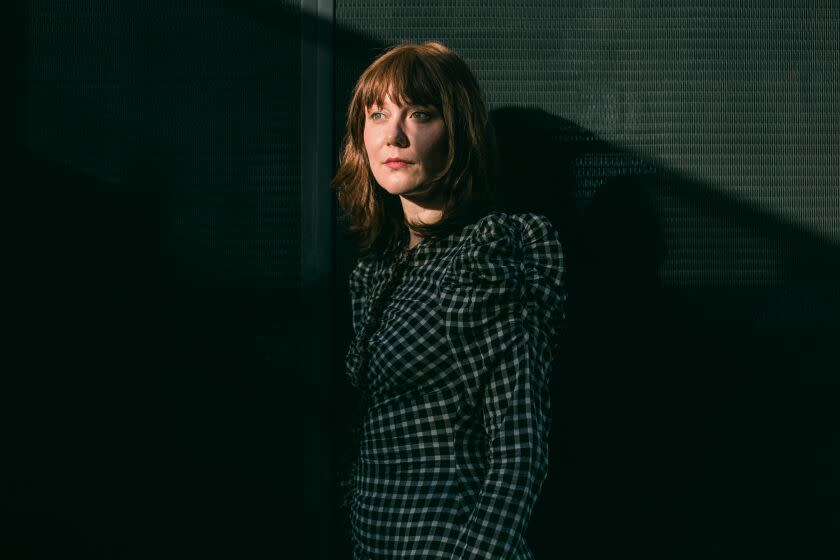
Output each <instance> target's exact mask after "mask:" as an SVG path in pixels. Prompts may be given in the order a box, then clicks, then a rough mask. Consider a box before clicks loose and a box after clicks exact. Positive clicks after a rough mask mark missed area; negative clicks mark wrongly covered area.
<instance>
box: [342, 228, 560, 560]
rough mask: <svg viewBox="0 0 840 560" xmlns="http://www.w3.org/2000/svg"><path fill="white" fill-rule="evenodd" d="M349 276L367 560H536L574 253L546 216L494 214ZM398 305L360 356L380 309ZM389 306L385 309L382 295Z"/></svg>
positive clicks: (358, 530) (362, 551)
mask: <svg viewBox="0 0 840 560" xmlns="http://www.w3.org/2000/svg"><path fill="white" fill-rule="evenodd" d="M409 255H410V256H409V260H408V263H407V265H406V266H405V267H404V270H403V272H402V275H401V277H399V278H397V279H396V283H393V285H392V286H391V287H390V289H388V292H390V293H387V292H385V293H382V294H380V290H381V289H382V288H383V286H385V284H386V280H387V277H388V275H389V272H392V271H393V270H394V267H393V266H392V265H393V264H394V262H395V260H396V259H397V258H398V255H397V251H394V252H392V253H389V254H387V255H385V256H384V257H383V258H381V259H378V260H373V261H359V263H358V264H357V265H356V267H355V268H354V270H353V272H352V274H351V276H350V292H351V297H352V310H353V322H354V329H355V332H356V336H357V338H356V341H354V343H353V344H351V347H350V349H349V351H348V354H347V374H348V375H349V376H350V379H351V382H353V383H354V384H355V385H356V386H357V387H359V388H360V390H362V391H363V393H364V395H365V397H366V402H367V403H368V408H367V412H366V414H365V415H364V419H363V423H362V427H361V448H360V450H359V452H360V453H359V458H358V463H357V470H356V472H355V475H354V480H353V493H352V499H351V510H350V518H351V519H350V521H351V528H352V539H353V547H354V551H353V553H354V558H355V559H356V560H376V559H385V558H388V559H396V558H400V559H408V558H418V559H419V558H422V559H424V560H429V559H434V558H440V559H447V560H451V559H462V560H466V559H470V560H478V559H482V560H486V559H493V560H507V559H515V560H526V559H532V558H533V557H532V555H531V551H530V549H529V548H528V545H527V544H526V542H525V541H524V539H523V537H522V535H523V532H524V530H525V528H526V527H527V524H528V521H529V519H530V515H531V511H532V509H533V506H534V503H535V501H536V499H537V496H538V494H539V492H540V490H541V488H542V483H543V480H544V479H545V475H546V472H547V467H548V448H547V445H548V435H549V428H550V425H551V408H550V400H549V385H548V384H549V377H550V375H551V368H552V357H553V352H554V348H553V344H552V343H553V339H554V333H555V325H556V322H557V321H559V320H560V319H561V316H562V310H563V304H564V301H565V289H564V287H563V270H564V268H563V252H562V249H561V246H560V241H559V238H558V235H557V232H556V230H555V229H554V227H553V226H552V225H551V222H550V221H549V220H548V219H547V218H545V217H544V216H541V215H538V214H505V213H501V212H491V213H489V214H487V215H486V216H484V217H483V218H481V219H480V220H478V221H477V222H476V223H473V224H470V225H467V226H465V227H464V228H463V229H462V230H460V231H458V232H456V233H453V234H451V235H450V236H448V237H446V238H444V239H440V240H433V241H431V240H422V241H421V242H420V244H418V245H417V246H416V247H414V248H413V249H412V250H411V251H410V252H409ZM378 295H385V296H387V300H383V304H384V305H383V306H382V308H381V309H380V310H379V314H380V315H379V322H378V327H377V328H376V330H375V331H373V332H372V333H369V335H370V336H369V338H368V339H367V341H366V342H367V344H366V350H365V352H366V354H365V357H364V359H362V356H361V354H362V353H361V352H360V351H359V348H358V343H359V342H361V339H362V338H363V337H361V336H360V335H361V334H362V330H363V328H362V327H363V325H364V324H365V323H366V321H367V320H368V319H370V318H371V316H370V308H371V307H372V306H371V304H372V303H373V302H374V301H375V300H376V299H377V296H378ZM380 299H381V298H380Z"/></svg>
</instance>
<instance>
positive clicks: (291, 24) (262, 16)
mask: <svg viewBox="0 0 840 560" xmlns="http://www.w3.org/2000/svg"><path fill="white" fill-rule="evenodd" d="M226 5H228V6H229V7H231V9H233V10H235V11H237V12H239V13H241V14H243V15H246V16H248V17H251V18H254V19H257V20H259V21H261V22H264V23H267V24H269V25H272V26H274V27H276V28H277V29H279V30H281V31H283V32H285V33H292V34H297V33H299V32H300V31H299V30H300V29H303V30H309V32H308V33H309V34H308V35H306V36H305V37H304V39H306V40H317V37H324V36H327V35H329V34H330V33H332V34H333V37H334V39H335V43H334V44H335V46H336V57H335V61H336V62H335V66H336V68H337V69H340V70H341V72H342V73H343V74H344V75H348V74H352V72H353V71H355V72H356V75H358V73H360V72H361V70H363V69H364V68H365V67H366V66H367V64H369V63H370V62H371V61H372V60H373V59H374V58H375V57H376V56H378V55H379V54H380V53H381V52H382V51H383V50H384V49H386V48H387V47H388V45H386V44H385V43H383V42H382V41H379V40H377V39H375V38H374V37H371V36H370V35H367V34H365V33H362V32H360V31H358V30H354V29H352V28H349V27H347V26H344V25H341V24H339V23H333V22H329V21H325V20H323V19H322V18H319V17H316V16H313V15H311V14H309V13H305V12H302V13H299V14H298V18H299V19H298V18H295V17H292V16H291V15H290V11H289V9H288V8H277V7H276V6H273V5H268V4H266V3H263V2H257V1H254V0H247V1H240V2H233V1H228V2H226ZM298 25H300V27H298ZM313 30H317V32H314V31H313ZM336 83H337V84H338V82H336ZM343 85H345V86H352V84H343ZM348 97H349V91H348V90H347V89H345V90H344V91H337V92H336V101H337V102H338V103H337V105H336V110H337V112H338V111H340V110H342V109H343V108H346V100H347V99H348ZM505 109H506V108H504V107H503V108H499V109H496V111H504V110H505ZM522 109H523V110H526V111H528V110H530V109H528V108H522ZM544 116H545V118H546V119H548V120H549V121H552V120H554V119H562V117H559V116H557V115H550V114H548V113H544ZM341 121H342V119H337V121H336V122H338V123H340V122H341ZM530 122H531V126H532V128H531V129H530V131H531V132H534V131H539V130H544V129H545V125H544V124H543V123H540V122H539V119H530ZM567 123H568V126H566V128H569V127H572V128H574V131H573V133H574V134H576V135H578V137H579V139H580V140H579V142H578V144H577V145H576V146H574V147H573V151H581V149H583V148H586V149H591V150H602V151H604V152H607V153H625V154H628V153H630V152H629V151H627V150H625V149H622V148H618V147H616V146H614V145H609V144H608V143H607V142H604V141H603V140H602V139H600V138H599V137H598V136H597V135H596V134H595V133H593V132H592V131H588V130H585V129H583V128H582V127H580V126H578V125H576V124H574V123H571V121H567ZM569 129H570V130H571V128H569ZM635 157H637V158H639V160H644V161H646V162H647V164H648V165H653V166H655V168H656V172H657V173H658V174H659V175H667V176H668V177H669V178H670V180H669V184H670V192H672V193H673V194H676V195H678V196H680V197H682V198H684V199H686V200H688V201H692V202H696V203H698V204H701V205H702V206H704V207H714V208H715V211H717V212H722V213H724V214H733V215H736V216H738V219H739V220H741V221H742V222H743V223H744V224H748V225H749V226H750V227H755V228H759V229H764V230H773V232H774V233H773V235H776V236H782V237H786V238H789V239H791V240H792V241H793V242H794V243H796V244H797V245H803V244H805V245H809V246H811V247H813V248H814V250H815V254H814V257H815V258H818V259H820V260H822V261H826V262H833V261H834V260H836V259H837V258H838V257H840V246H838V244H837V242H836V241H832V240H829V239H826V238H825V237H824V236H822V235H818V234H815V233H814V232H813V231H811V230H809V229H807V228H804V227H802V226H801V225H800V224H797V223H796V222H795V221H793V220H792V219H788V218H782V217H780V216H778V215H775V214H771V213H769V212H767V211H764V210H762V209H760V208H757V207H755V206H753V205H751V204H746V203H744V202H743V201H741V200H739V199H738V198H737V197H736V196H734V195H732V194H730V193H727V192H725V191H722V190H721V189H719V188H714V187H712V186H711V185H709V184H708V183H705V182H703V181H702V180H698V179H696V178H693V177H690V176H688V175H687V174H685V173H683V172H682V171H680V170H677V169H673V168H668V167H667V166H665V165H663V164H662V163H661V162H658V161H656V160H654V159H653V158H650V157H646V158H643V157H641V156H638V155H636V156H635Z"/></svg>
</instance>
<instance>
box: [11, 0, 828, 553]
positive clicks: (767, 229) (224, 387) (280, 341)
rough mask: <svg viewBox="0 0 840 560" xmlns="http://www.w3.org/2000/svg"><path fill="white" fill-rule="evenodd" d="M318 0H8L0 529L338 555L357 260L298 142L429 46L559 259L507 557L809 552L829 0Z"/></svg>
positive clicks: (823, 534)
mask: <svg viewBox="0 0 840 560" xmlns="http://www.w3.org/2000/svg"><path fill="white" fill-rule="evenodd" d="M316 4H317V2H309V1H308V0H306V1H304V2H303V3H302V4H298V3H296V2H278V1H269V0H263V1H258V0H250V1H242V2H234V1H227V2H225V1H221V0H219V1H215V2H192V1H178V2H172V1H167V2H164V1H157V0H152V1H146V2H136V1H134V2H120V3H113V2H105V1H86V2H80V1H69V2H68V1H63V2H58V1H55V0H39V1H30V2H24V3H18V4H15V7H12V8H7V10H6V19H5V25H6V27H7V33H5V36H6V37H7V39H9V40H10V43H9V44H10V49H8V52H9V53H11V55H12V56H11V59H12V60H13V64H11V65H9V66H7V76H6V77H7V79H6V80H5V82H6V84H7V86H6V88H5V89H4V95H5V98H6V103H4V105H3V106H4V108H5V109H6V111H5V115H4V117H5V119H4V120H5V122H6V123H7V124H6V126H5V127H3V130H4V139H6V140H8V141H9V142H8V146H9V148H8V149H7V150H6V155H7V156H9V157H8V162H9V163H8V165H6V166H5V173H4V177H3V179H4V181H3V183H4V185H5V193H6V196H7V203H6V205H4V208H5V210H6V212H5V213H6V225H7V232H8V233H7V237H6V239H7V244H6V245H7V247H8V250H7V257H6V258H7V263H8V264H7V266H6V267H5V268H6V280H7V285H8V286H9V287H8V288H7V294H8V304H7V308H8V310H9V313H8V315H7V316H8V317H9V320H8V321H7V323H8V325H9V326H10V329H9V330H10V331H11V333H12V334H11V336H10V337H8V338H7V341H8V342H7V343H8V344H9V350H10V351H9V352H8V356H9V359H8V364H9V365H8V366H7V368H6V375H5V377H6V378H7V379H9V380H10V383H9V388H8V390H6V391H4V394H5V395H6V396H7V399H8V401H9V402H8V406H7V407H6V410H8V411H9V418H8V421H7V422H6V426H7V432H8V434H7V437H6V438H4V440H5V441H6V442H7V445H6V446H5V449H6V452H5V453H4V457H5V461H4V463H5V464H7V465H9V466H10V467H11V469H10V474H9V475H7V477H6V480H7V488H6V490H5V497H4V498H3V503H4V504H6V505H7V507H8V510H9V514H10V515H9V516H8V518H9V519H10V520H11V522H10V523H8V524H6V526H5V529H6V531H7V532H6V535H5V536H4V537H3V538H2V541H0V542H2V546H3V547H4V550H3V551H2V553H3V554H2V555H3V557H9V558H54V557H59V556H61V557H84V558H168V557H173V558H174V557H178V558H184V557H186V558H192V557H204V558H216V557H218V558H223V557H224V558H231V557H233V558H347V557H349V551H348V548H347V542H346V538H345V536H344V535H343V532H342V523H341V520H342V516H343V515H344V512H342V511H341V510H340V509H338V507H337V505H336V503H335V501H336V499H337V495H338V491H337V490H336V488H335V483H336V481H335V478H336V476H337V473H336V472H335V471H336V470H337V469H338V466H337V465H338V463H339V458H340V457H342V456H344V455H346V453H347V451H348V450H347V444H346V442H347V440H348V438H347V436H348V433H349V427H350V426H351V425H352V422H353V419H354V418H355V415H356V414H357V411H356V410H355V403H356V399H357V395H356V394H355V393H354V391H353V390H352V388H351V387H349V385H348V384H347V381H346V380H345V379H344V377H343V371H342V368H341V366H342V360H343V356H344V352H345V350H346V345H347V343H348V341H349V332H350V325H349V307H348V299H347V298H348V296H347V288H346V282H347V274H348V273H349V270H350V267H351V266H352V263H353V261H354V258H355V253H354V251H353V248H352V247H351V246H350V244H349V242H348V241H347V239H346V238H345V237H344V236H343V235H342V232H341V231H340V230H338V229H337V228H335V225H334V223H335V222H334V220H335V209H334V208H333V209H332V212H328V213H313V212H311V211H309V210H307V208H308V206H307V205H306V204H302V201H303V200H306V197H307V196H309V195H310V194H311V193H312V192H313V191H316V190H318V189H328V186H327V184H326V183H325V182H323V181H321V182H318V181H314V182H313V181H311V180H310V177H311V176H312V175H311V174H310V173H309V171H310V169H309V164H308V163H306V162H308V161H310V159H311V158H312V157H317V158H318V159H317V161H318V162H320V165H322V166H323V165H326V166H327V167H328V168H329V167H331V166H332V165H334V163H335V159H336V157H337V148H338V143H339V140H340V134H341V131H342V122H343V116H344V115H343V111H344V108H345V107H346V103H347V100H348V95H349V91H350V89H351V88H352V85H353V83H354V81H355V79H356V78H357V77H358V75H359V73H360V72H361V70H362V69H363V68H364V67H365V66H366V65H367V64H368V63H369V62H370V60H372V59H373V58H374V57H375V56H376V55H377V54H379V53H380V52H381V49H382V48H383V47H384V46H385V45H389V44H392V43H394V42H398V41H401V40H414V41H419V40H426V39H436V40H440V41H442V42H444V43H445V44H446V45H448V46H449V47H451V48H453V49H454V50H455V51H456V52H458V53H459V54H460V55H461V56H462V57H463V58H464V59H465V60H466V61H467V62H468V64H469V65H470V66H471V67H472V68H473V70H474V71H475V73H476V75H477V77H478V78H479V81H480V82H481V84H482V86H483V88H484V90H485V93H486V97H487V101H488V104H489V106H490V108H491V110H492V117H493V122H494V124H495V126H496V128H497V132H498V135H499V141H500V164H501V168H502V171H503V178H504V183H503V185H504V186H503V193H502V195H503V196H502V201H503V209H505V210H509V211H535V212H539V213H542V214H545V215H547V216H549V217H550V218H551V219H552V220H553V221H554V223H555V225H556V226H557V228H558V231H559V232H560V234H561V237H562V239H563V242H564V246H565V248H566V252H567V257H568V275H567V281H568V288H569V296H570V307H569V313H568V322H567V324H566V325H564V328H563V338H562V343H561V352H560V354H559V356H558V363H557V367H556V373H555V377H554V379H553V380H552V383H553V389H552V391H553V402H552V405H553V411H554V426H553V431H552V438H553V439H552V457H551V471H550V473H549V477H548V479H547V481H546V484H545V488H544V492H543V494H542V496H541V498H540V501H539V502H538V505H537V508H536V511H535V512H534V517H533V520H532V523H531V527H530V529H529V535H528V536H529V542H531V544H532V547H533V548H534V550H535V553H536V556H537V558H540V559H547V558H614V557H629V558H636V557H638V558H703V559H705V558H710V559H711V558H714V559H718V558H753V557H762V558H788V557H801V558H835V557H836V556H837V555H838V552H840V547H838V545H837V544H836V538H835V533H836V527H837V526H838V522H840V514H838V508H837V506H836V504H837V501H838V498H840V476H838V474H837V473H838V472H840V447H839V446H838V437H837V433H838V427H840V406H838V404H837V402H838V398H840V378H838V373H839V372H840V367H838V364H840V362H838V355H837V354H838V350H837V343H836V340H837V339H838V321H837V317H838V312H840V264H838V263H840V191H839V190H838V189H839V188H840V171H838V167H839V166H840V157H838V155H839V154H840V115H839V114H838V113H840V99H839V98H838V90H840V88H838V85H840V69H838V54H840V45H839V44H838V37H840V10H838V7H837V4H836V3H835V2H816V1H812V2H805V3H798V4H799V6H797V7H790V6H788V5H787V4H785V3H780V2H774V3H767V2H748V3H737V4H730V3H725V2H715V3H711V2H707V3H704V5H703V6H702V7H686V6H684V5H683V4H684V3H681V2H676V1H669V2H658V3H655V4H651V3H639V4H638V5H636V4H629V3H625V2H617V1H608V2H597V3H592V2H556V3H553V2H549V3H535V4H533V5H531V4H527V5H525V4H522V3H515V4H514V3H511V4H509V3H505V2H490V3H489V4H480V3H477V2H419V1H409V2H401V3H399V5H398V6H397V5H396V3H393V4H394V5H390V4H392V3H387V4H386V3H381V2H377V3H374V2H345V1H336V2H334V3H330V2H326V3H325V2H321V4H320V7H317V9H319V10H320V12H319V13H320V15H314V14H315V11H314V9H313V6H315V5H316ZM324 6H326V9H325V7H324ZM325 11H326V13H327V14H328V15H327V16H326V17H325V16H324V13H325ZM313 45H315V46H316V47H317V48H320V49H322V50H323V51H325V52H328V53H329V54H330V55H331V60H330V59H329V58H327V59H323V58H321V59H318V64H319V65H322V66H323V65H324V64H326V65H327V73H328V74H330V75H331V76H332V77H333V79H334V81H333V83H332V85H331V89H332V94H331V95H330V96H328V97H327V99H331V100H332V101H333V102H332V103H326V104H324V103H321V104H320V105H318V106H316V107H314V110H315V111H317V115H319V116H321V117H323V115H332V119H331V120H332V122H333V126H332V127H331V128H332V130H331V131H329V134H330V135H331V137H332V141H331V146H332V147H333V151H332V153H320V152H322V151H324V152H327V151H329V150H320V149H318V150H317V152H313V145H312V144H310V143H309V142H308V141H307V140H306V139H307V138H310V137H311V132H312V129H313V127H314V126H316V125H314V124H313V122H314V116H313V102H312V99H313V98H310V96H309V95H308V94H307V91H309V90H308V89H307V88H309V87H310V82H309V81H308V80H311V76H312V75H313V73H312V68H310V65H309V64H308V63H302V60H304V61H306V60H309V59H307V58H306V53H307V52H308V50H307V49H311V48H313ZM322 69H323V68H322ZM330 69H332V71H330ZM316 99H317V98H316ZM317 103H320V101H319V102H317ZM308 158H309V159H308ZM325 162H326V163H325ZM313 183H314V184H313ZM326 196H328V197H329V196H331V195H329V194H327V195H326ZM313 223H314V224H316V226H317V227H320V228H322V230H324V229H326V231H330V232H332V236H333V240H334V243H332V246H331V247H330V248H329V250H328V251H327V254H328V255H330V258H329V262H330V263H331V264H330V265H329V266H328V267H327V268H326V269H324V270H323V271H321V272H318V273H317V274H316V275H315V276H314V278H313V274H312V271H311V268H307V266H306V263H307V259H308V258H310V257H309V255H307V253H306V250H304V248H305V247H307V244H308V243H309V242H310V241H311V237H310V235H309V233H308V232H309V231H311V229H310V228H311V227H312V226H313ZM323 356H331V357H332V363H329V362H327V363H326V364H325V362H324V361H323V359H322V358H323ZM319 357H320V358H319Z"/></svg>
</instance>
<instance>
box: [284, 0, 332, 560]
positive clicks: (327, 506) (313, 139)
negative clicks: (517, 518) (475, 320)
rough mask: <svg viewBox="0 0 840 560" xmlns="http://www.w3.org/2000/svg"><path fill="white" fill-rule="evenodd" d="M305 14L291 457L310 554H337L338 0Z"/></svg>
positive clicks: (321, 1) (307, 4)
mask: <svg viewBox="0 0 840 560" xmlns="http://www.w3.org/2000/svg"><path fill="white" fill-rule="evenodd" d="M300 8H301V10H300V18H301V35H300V37H301V76H300V84H301V92H300V94H301V103H300V107H301V113H300V114H301V121H300V142H301V144H300V145H301V150H300V152H301V189H300V192H301V262H300V265H301V302H300V306H299V308H298V309H299V310H300V314H301V316H300V317H299V318H292V321H295V320H298V321H299V323H300V325H301V327H302V332H301V340H302V347H301V349H300V352H299V356H298V358H299V364H300V366H299V367H300V370H299V374H300V375H301V376H302V380H301V381H302V384H301V386H303V387H308V388H309V394H308V395H301V397H300V398H303V399H306V400H307V401H308V402H310V403H312V405H313V406H312V407H311V409H310V412H311V414H310V415H309V417H308V418H302V419H301V420H302V421H303V422H304V424H302V425H301V426H298V427H292V429H296V428H297V429H306V430H307V431H308V433H309V437H308V438H305V441H308V443H309V446H308V448H307V449H302V450H300V452H301V453H300V455H295V456H293V457H291V458H290V459H291V460H294V461H302V463H303V464H302V465H301V466H302V467H303V468H302V470H301V472H304V473H306V474H307V480H306V481H305V485H306V487H305V488H302V491H303V492H302V495H303V497H304V498H303V503H302V504H301V506H302V511H301V514H302V515H304V516H306V517H307V519H306V520H305V522H304V526H306V527H307V528H308V529H307V532H306V534H305V535H301V542H299V544H300V545H302V547H303V548H302V550H305V551H306V558H311V559H321V558H323V559H328V558H332V557H333V550H332V549H331V546H332V543H331V539H325V538H323V536H324V534H326V532H327V531H328V530H329V529H330V527H332V519H331V516H332V506H331V498H332V494H331V492H330V489H331V488H332V481H331V470H330V445H329V424H328V419H329V410H328V405H329V383H330V377H331V367H332V359H331V350H332V347H333V341H332V336H333V328H332V325H333V323H334V309H335V305H334V302H333V299H334V295H333V293H332V289H331V287H332V285H333V281H332V275H333V266H332V262H333V229H334V217H333V204H332V190H331V189H330V187H329V182H330V178H331V177H332V171H333V163H332V157H333V149H334V148H333V146H332V141H333V120H334V117H333V96H334V92H333V23H334V12H335V3H334V0H300Z"/></svg>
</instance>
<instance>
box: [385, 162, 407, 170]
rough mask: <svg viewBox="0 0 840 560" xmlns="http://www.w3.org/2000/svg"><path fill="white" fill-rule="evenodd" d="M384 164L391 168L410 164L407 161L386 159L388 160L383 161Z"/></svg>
mask: <svg viewBox="0 0 840 560" xmlns="http://www.w3.org/2000/svg"><path fill="white" fill-rule="evenodd" d="M385 165H387V166H388V167H390V168H391V169H398V168H400V167H406V166H408V165H411V164H410V163H408V162H407V161H388V162H385Z"/></svg>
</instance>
